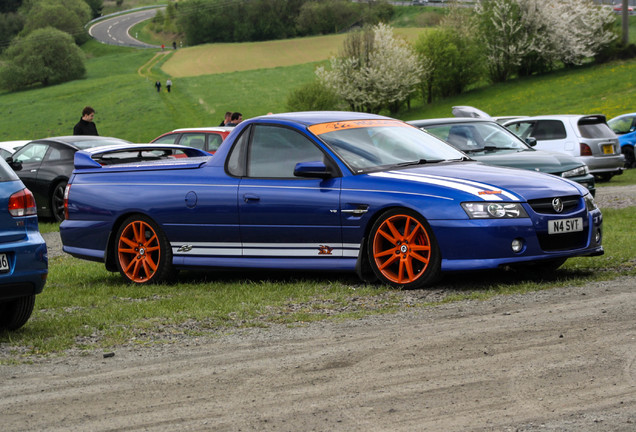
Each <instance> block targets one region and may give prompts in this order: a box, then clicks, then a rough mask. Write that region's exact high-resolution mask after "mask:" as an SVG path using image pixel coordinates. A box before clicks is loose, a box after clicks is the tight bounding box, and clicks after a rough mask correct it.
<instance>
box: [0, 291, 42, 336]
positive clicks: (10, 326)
mask: <svg viewBox="0 0 636 432" xmlns="http://www.w3.org/2000/svg"><path fill="white" fill-rule="evenodd" d="M34 306H35V294H34V295H30V296H25V297H19V298H17V299H13V300H9V301H6V302H4V303H0V329H2V330H17V329H19V328H20V327H22V326H23V325H24V324H26V322H27V321H28V320H29V318H30V317H31V313H33V307H34Z"/></svg>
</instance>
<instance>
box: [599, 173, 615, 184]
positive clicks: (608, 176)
mask: <svg viewBox="0 0 636 432" xmlns="http://www.w3.org/2000/svg"><path fill="white" fill-rule="evenodd" d="M595 177H596V180H598V181H599V182H608V181H610V180H611V179H612V177H614V173H602V174H596V175H595Z"/></svg>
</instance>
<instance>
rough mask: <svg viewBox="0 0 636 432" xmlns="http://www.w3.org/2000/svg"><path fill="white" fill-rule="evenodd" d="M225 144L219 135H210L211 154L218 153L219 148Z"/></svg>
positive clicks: (209, 149)
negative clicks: (222, 143)
mask: <svg viewBox="0 0 636 432" xmlns="http://www.w3.org/2000/svg"><path fill="white" fill-rule="evenodd" d="M221 142H223V138H222V137H221V135H219V134H215V133H211V134H208V150H207V151H209V152H214V151H217V150H218V148H219V146H220V145H221Z"/></svg>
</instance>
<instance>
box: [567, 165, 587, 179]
mask: <svg viewBox="0 0 636 432" xmlns="http://www.w3.org/2000/svg"><path fill="white" fill-rule="evenodd" d="M589 173H590V169H589V168H588V167H587V165H583V166H580V167H578V168H574V169H571V170H569V171H564V172H563V173H561V177H578V176H584V175H588V174H589Z"/></svg>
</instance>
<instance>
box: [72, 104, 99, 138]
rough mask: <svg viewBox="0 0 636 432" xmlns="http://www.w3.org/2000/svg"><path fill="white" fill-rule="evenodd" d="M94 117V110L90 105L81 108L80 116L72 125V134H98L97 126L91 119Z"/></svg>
mask: <svg viewBox="0 0 636 432" xmlns="http://www.w3.org/2000/svg"><path fill="white" fill-rule="evenodd" d="M94 118H95V110H94V109H93V108H92V107H89V106H86V107H84V109H83V110H82V118H80V121H78V122H77V124H76V125H75V126H74V127H73V135H99V134H98V133H97V126H95V122H94V121H93V119H94Z"/></svg>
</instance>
